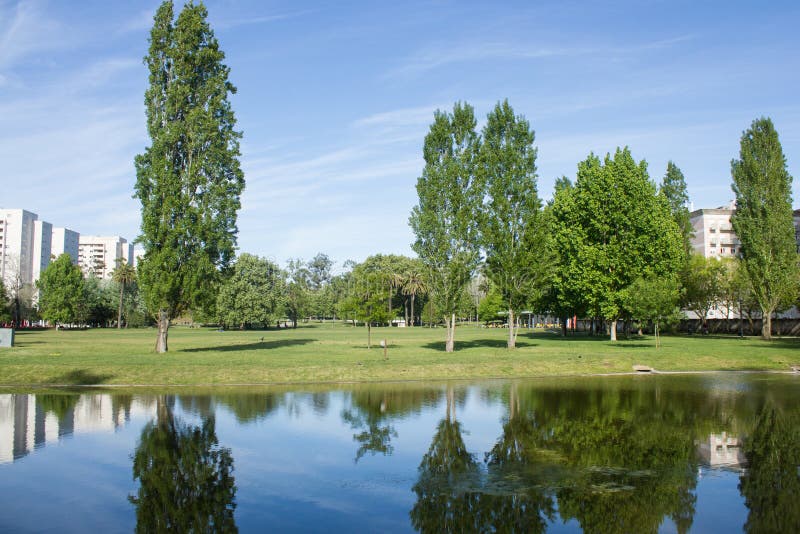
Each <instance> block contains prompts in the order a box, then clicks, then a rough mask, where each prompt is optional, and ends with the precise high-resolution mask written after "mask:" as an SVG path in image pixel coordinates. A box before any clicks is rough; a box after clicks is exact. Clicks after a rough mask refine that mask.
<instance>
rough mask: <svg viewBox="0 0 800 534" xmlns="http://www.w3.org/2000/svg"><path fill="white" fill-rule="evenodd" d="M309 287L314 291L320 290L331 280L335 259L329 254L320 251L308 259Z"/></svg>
mask: <svg viewBox="0 0 800 534" xmlns="http://www.w3.org/2000/svg"><path fill="white" fill-rule="evenodd" d="M307 268H308V279H309V284H308V285H309V288H310V289H311V290H312V291H319V290H320V289H322V288H323V287H324V286H326V285H328V284H329V283H330V281H331V276H332V275H331V269H333V260H331V259H330V258H329V257H328V255H327V254H323V253H322V252H320V253H319V254H317V255H316V256H314V257H313V258H311V259H310V260H309V261H308V264H307Z"/></svg>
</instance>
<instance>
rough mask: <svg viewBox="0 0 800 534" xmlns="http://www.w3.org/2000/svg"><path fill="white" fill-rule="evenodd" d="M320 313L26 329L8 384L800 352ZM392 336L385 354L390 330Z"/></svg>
mask: <svg viewBox="0 0 800 534" xmlns="http://www.w3.org/2000/svg"><path fill="white" fill-rule="evenodd" d="M372 332H373V335H372V340H373V344H374V346H373V348H372V349H371V350H367V348H366V341H367V333H366V329H365V328H364V327H360V328H353V327H351V326H347V325H343V324H336V325H332V324H330V323H328V324H311V325H306V326H301V327H300V328H297V329H296V330H278V331H276V330H270V331H226V332H219V331H216V330H212V329H190V328H179V327H173V328H170V335H169V346H170V352H169V353H167V354H164V355H158V354H155V353H154V352H153V347H154V345H155V338H156V331H155V330H154V329H131V330H121V331H118V330H115V329H93V330H85V331H58V332H57V331H55V330H45V331H22V332H17V334H16V339H15V343H16V346H15V347H14V348H11V349H0V385H6V386H10V385H18V386H24V385H78V384H81V385H87V384H107V385H108V384H130V385H162V384H163V385H217V384H220V385H223V384H226V385H233V384H275V383H301V382H306V383H308V382H349V381H370V380H417V379H451V378H452V379H457V378H488V377H498V378H512V377H535V376H552V375H584V374H596V373H619V372H630V371H631V369H632V365H634V364H643V365H648V366H651V367H653V368H655V369H656V370H659V371H710V370H780V371H788V370H789V366H790V365H795V364H800V352H798V349H800V338H796V337H791V338H781V339H775V340H773V341H772V342H764V341H761V340H760V339H758V338H744V339H739V338H737V337H719V336H674V337H670V336H666V337H663V338H662V346H661V348H659V349H656V348H655V340H654V339H653V338H652V337H642V338H636V339H631V340H621V341H618V342H616V343H611V342H609V341H607V340H606V339H605V338H602V339H601V338H591V337H586V336H578V337H568V338H566V339H564V338H561V337H559V336H558V334H557V333H554V332H545V331H542V330H540V329H537V330H536V331H535V332H531V331H525V330H523V331H521V333H520V335H519V338H518V348H517V349H515V350H508V349H506V348H505V343H506V335H507V331H506V330H503V329H486V328H478V327H474V326H462V327H459V328H458V329H457V331H456V352H455V353H453V354H447V353H445V352H444V337H445V332H444V329H442V328H434V329H429V328H373V330H372ZM383 338H386V339H387V340H388V342H389V350H388V359H387V360H384V358H383V349H381V348H380V347H379V346H377V345H378V341H379V340H380V339H383Z"/></svg>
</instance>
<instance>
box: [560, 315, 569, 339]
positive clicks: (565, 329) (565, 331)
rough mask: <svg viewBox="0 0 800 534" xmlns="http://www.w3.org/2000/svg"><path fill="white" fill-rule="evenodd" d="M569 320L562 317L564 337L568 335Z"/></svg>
mask: <svg viewBox="0 0 800 534" xmlns="http://www.w3.org/2000/svg"><path fill="white" fill-rule="evenodd" d="M567 320H568V319H567V318H566V317H562V318H561V335H562V336H564V337H567Z"/></svg>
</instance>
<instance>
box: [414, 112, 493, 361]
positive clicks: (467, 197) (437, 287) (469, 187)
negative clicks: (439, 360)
mask: <svg viewBox="0 0 800 534" xmlns="http://www.w3.org/2000/svg"><path fill="white" fill-rule="evenodd" d="M476 124H477V123H476V121H475V113H474V111H473V108H472V106H470V105H469V104H462V103H460V102H459V103H456V104H455V106H454V107H453V112H452V113H447V112H444V111H438V110H437V111H436V113H435V114H434V121H433V124H431V127H430V131H429V132H428V134H427V135H426V136H425V144H424V147H423V156H424V158H425V168H424V169H423V170H422V176H420V177H419V179H418V180H417V194H418V195H419V204H418V205H417V206H415V207H414V208H413V210H412V211H411V217H410V219H409V224H410V225H411V229H412V230H413V231H414V234H415V235H416V238H417V239H416V241H415V242H414V244H413V245H412V248H413V249H414V252H416V253H417V255H419V258H420V260H421V261H422V263H423V264H424V265H425V268H426V270H427V275H428V283H429V291H430V295H431V299H432V300H433V303H434V306H435V308H436V309H437V310H439V311H440V312H441V313H442V314H443V316H444V317H443V318H444V322H445V326H446V327H447V333H446V336H447V337H446V339H445V350H446V351H447V352H453V349H454V346H455V327H456V313H457V311H458V309H459V306H460V304H461V300H462V298H461V297H462V293H463V291H464V287H465V286H466V284H467V283H468V282H469V281H470V279H471V277H472V274H473V272H474V271H475V267H476V266H477V264H478V260H479V251H478V224H477V217H476V214H477V213H478V209H479V206H480V203H481V197H482V192H483V190H482V188H481V187H480V183H479V181H478V180H477V178H476V176H475V155H476V154H475V153H476V148H477V144H478V135H477V134H476V132H475V127H476Z"/></svg>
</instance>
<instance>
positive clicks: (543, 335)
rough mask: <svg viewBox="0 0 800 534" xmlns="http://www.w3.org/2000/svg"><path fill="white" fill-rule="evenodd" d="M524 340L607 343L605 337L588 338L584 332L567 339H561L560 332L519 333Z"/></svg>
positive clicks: (571, 334) (572, 334)
mask: <svg viewBox="0 0 800 534" xmlns="http://www.w3.org/2000/svg"><path fill="white" fill-rule="evenodd" d="M520 338H525V339H532V340H535V339H546V340H548V341H553V340H559V341H589V342H593V343H599V342H601V341H608V336H607V335H603V336H601V335H594V336H590V335H589V334H587V333H585V332H576V333H570V334H569V335H567V337H563V336H562V335H561V332H555V331H546V332H520V333H519V337H518V338H517V339H520Z"/></svg>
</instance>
